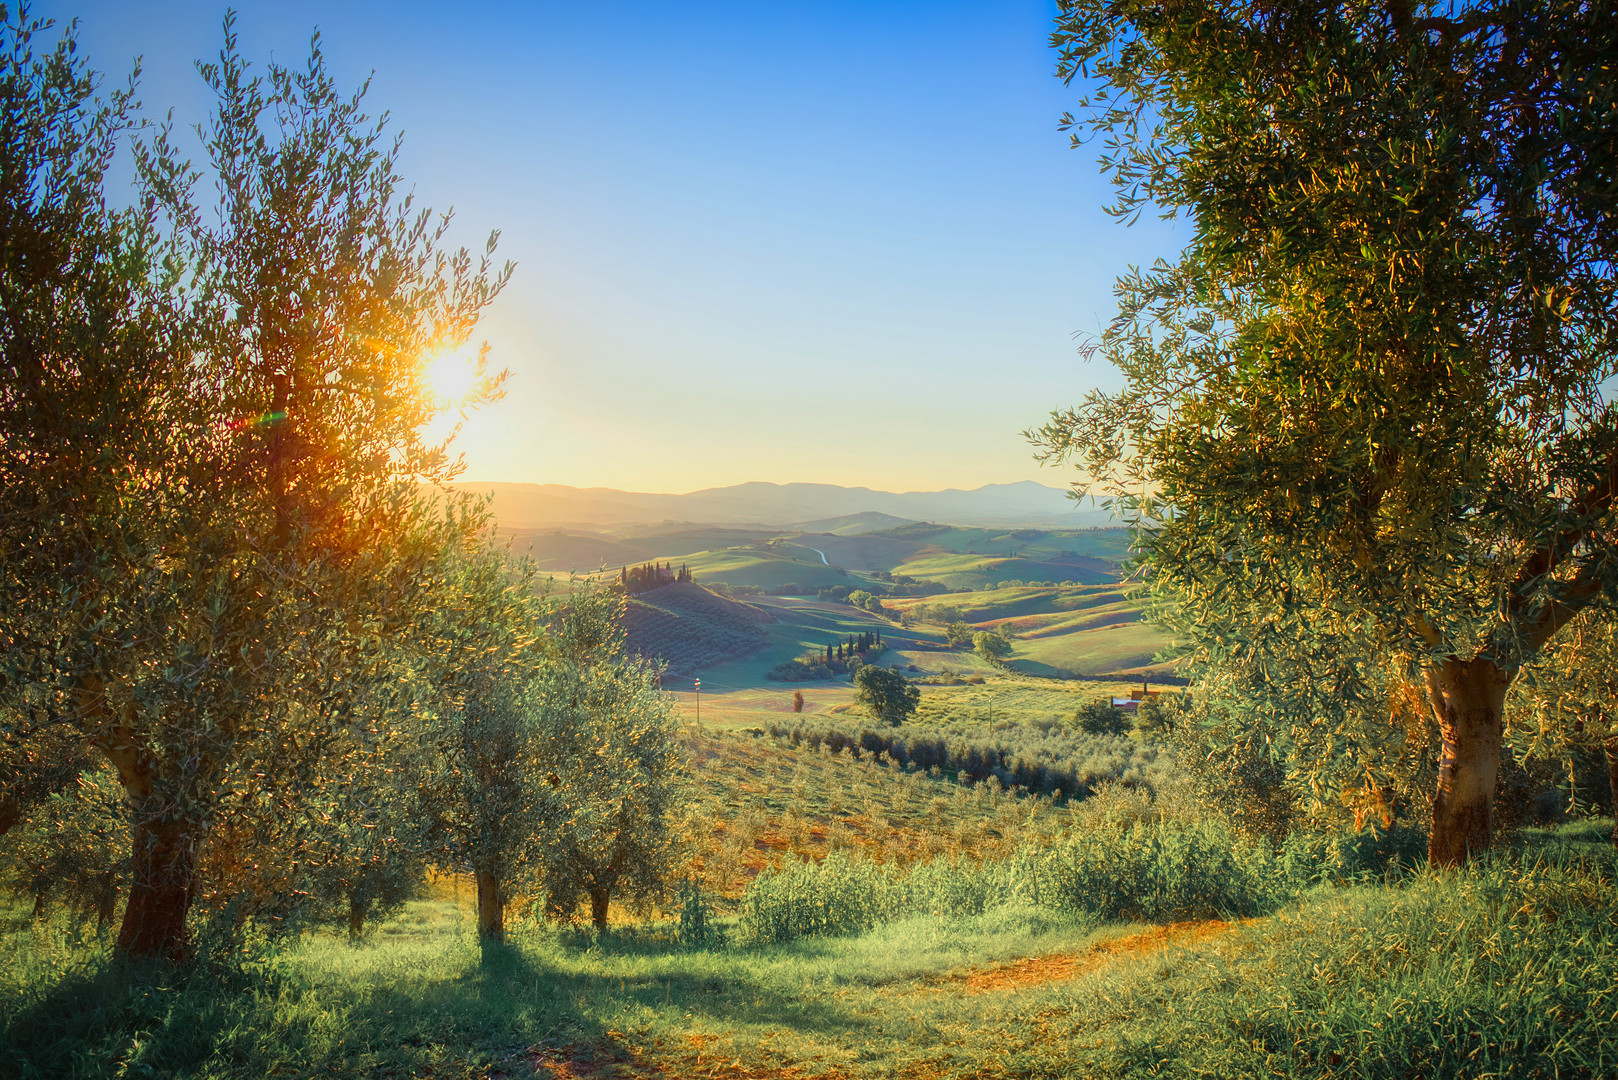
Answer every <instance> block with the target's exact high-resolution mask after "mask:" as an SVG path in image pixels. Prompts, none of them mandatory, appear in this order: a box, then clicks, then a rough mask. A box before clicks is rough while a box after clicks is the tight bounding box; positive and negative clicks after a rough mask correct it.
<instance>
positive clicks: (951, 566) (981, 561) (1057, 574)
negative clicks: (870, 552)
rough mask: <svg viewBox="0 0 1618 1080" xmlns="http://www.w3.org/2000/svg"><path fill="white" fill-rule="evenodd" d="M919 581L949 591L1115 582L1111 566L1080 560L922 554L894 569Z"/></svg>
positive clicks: (1080, 558)
mask: <svg viewBox="0 0 1618 1080" xmlns="http://www.w3.org/2000/svg"><path fill="white" fill-rule="evenodd" d="M896 569H897V571H898V572H899V573H901V574H906V575H908V576H910V577H913V578H919V579H921V580H922V581H936V582H939V583H940V584H942V585H946V586H948V587H949V588H951V589H981V588H984V587H986V586H993V585H998V584H999V583H1000V582H1003V581H1059V582H1062V581H1066V582H1074V583H1077V584H1081V585H1097V584H1101V583H1103V582H1110V581H1115V580H1117V577H1118V574H1117V568H1116V567H1115V566H1113V565H1111V564H1107V563H1102V562H1099V561H1098V560H1094V559H1086V558H1082V557H1067V558H1062V559H1060V560H1036V559H1025V558H1017V557H1002V556H995V555H982V554H969V555H958V554H954V553H952V552H945V553H940V554H922V555H917V556H916V557H915V558H911V559H907V560H905V561H904V562H902V563H900V564H899V566H898V567H897V568H896Z"/></svg>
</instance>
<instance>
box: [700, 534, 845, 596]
mask: <svg viewBox="0 0 1618 1080" xmlns="http://www.w3.org/2000/svg"><path fill="white" fill-rule="evenodd" d="M681 561H682V562H684V563H685V564H686V565H687V566H689V567H690V568H691V573H692V574H693V575H694V576H695V577H696V578H697V580H698V581H715V582H724V583H725V584H726V585H757V586H758V587H760V588H763V589H773V588H777V587H778V586H781V585H790V584H793V583H796V584H798V585H802V586H804V587H806V588H811V589H820V588H830V587H831V586H833V585H847V586H849V587H850V588H855V589H857V588H860V587H861V586H862V585H863V584H866V583H867V579H865V578H861V577H859V576H858V575H852V574H849V573H848V572H847V571H845V570H842V569H840V568H838V567H835V566H828V565H826V564H825V563H823V562H821V560H820V556H819V555H816V554H815V553H814V552H813V551H811V550H809V548H808V547H805V546H803V545H800V544H795V543H790V542H788V541H784V540H773V541H767V542H759V543H754V544H748V545H745V546H743V547H732V548H724V549H722V550H717V551H697V552H692V553H690V554H688V555H684V556H682V557H681Z"/></svg>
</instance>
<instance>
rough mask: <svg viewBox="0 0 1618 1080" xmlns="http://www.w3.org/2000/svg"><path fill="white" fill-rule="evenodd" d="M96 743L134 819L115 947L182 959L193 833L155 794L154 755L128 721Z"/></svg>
mask: <svg viewBox="0 0 1618 1080" xmlns="http://www.w3.org/2000/svg"><path fill="white" fill-rule="evenodd" d="M97 745H99V746H100V747H101V750H102V752H103V753H105V754H106V755H107V759H108V760H109V761H111V762H112V764H113V767H114V768H116V769H117V770H118V780H119V782H120V783H121V784H122V785H123V788H124V794H125V796H127V797H128V799H129V806H130V811H131V817H132V818H133V821H134V825H133V827H132V828H131V829H130V833H131V834H132V836H133V839H134V844H133V850H132V851H131V857H130V863H129V899H128V900H127V901H126V902H125V904H124V921H123V924H122V926H121V927H120V928H119V930H118V942H117V945H116V949H117V951H118V952H119V953H120V954H121V955H123V956H128V957H134V958H140V959H164V960H171V961H175V962H179V961H183V960H185V959H187V958H189V956H190V955H191V938H190V935H189V933H188V932H187V931H186V927H185V918H186V915H187V914H188V913H189V912H190V910H191V897H192V894H193V892H194V885H195V883H196V843H195V837H194V836H193V835H192V831H191V829H190V828H187V826H186V824H185V822H183V821H182V820H180V819H178V818H177V817H175V816H174V814H173V813H172V810H173V808H172V807H169V806H164V805H163V804H162V801H161V796H159V795H158V794H156V791H155V785H154V784H153V782H152V778H153V774H154V771H155V769H154V766H153V763H152V760H151V758H150V757H149V756H147V755H146V754H145V753H144V752H143V751H142V750H141V748H140V745H139V741H138V740H137V739H136V738H135V737H134V735H133V734H132V732H131V730H130V728H129V726H128V725H126V724H122V723H119V724H117V725H116V726H115V727H114V728H113V730H112V731H111V733H110V734H109V736H108V737H106V738H103V739H100V740H97Z"/></svg>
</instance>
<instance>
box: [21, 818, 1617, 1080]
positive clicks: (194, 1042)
mask: <svg viewBox="0 0 1618 1080" xmlns="http://www.w3.org/2000/svg"><path fill="white" fill-rule="evenodd" d="M1603 827H1604V823H1597V822H1586V823H1582V824H1580V825H1577V826H1573V827H1565V828H1563V829H1562V830H1561V831H1560V832H1540V833H1530V834H1528V835H1526V836H1525V837H1523V838H1522V839H1521V840H1520V841H1519V842H1518V844H1517V845H1516V846H1515V848H1513V849H1512V850H1509V851H1506V852H1503V853H1502V854H1500V855H1499V856H1497V857H1496V858H1494V859H1491V860H1483V861H1480V862H1479V863H1477V864H1475V865H1474V866H1472V867H1471V868H1469V869H1467V870H1464V871H1457V872H1449V873H1431V872H1427V871H1417V870H1411V869H1408V868H1403V867H1402V865H1401V864H1400V863H1399V862H1398V861H1397V859H1392V858H1388V857H1386V853H1383V855H1382V857H1381V860H1380V865H1378V861H1377V859H1376V858H1373V859H1372V860H1369V861H1368V862H1366V863H1364V864H1362V865H1360V866H1358V867H1354V866H1349V865H1347V864H1345V863H1344V862H1343V860H1341V859H1339V860H1337V861H1336V863H1334V864H1333V865H1334V866H1335V867H1336V869H1337V871H1338V873H1337V874H1336V876H1333V875H1332V874H1331V873H1330V872H1328V873H1327V874H1325V876H1324V880H1320V877H1321V875H1319V874H1300V873H1298V872H1297V870H1296V865H1294V867H1293V868H1292V870H1291V871H1290V872H1289V871H1288V870H1287V868H1284V867H1281V866H1280V864H1279V863H1278V862H1276V861H1275V860H1271V861H1270V863H1268V864H1266V867H1267V868H1260V869H1259V870H1258V871H1257V872H1253V873H1249V874H1248V875H1247V876H1246V877H1245V878H1244V879H1243V881H1244V885H1243V888H1244V889H1245V890H1246V892H1245V893H1244V894H1242V895H1236V894H1234V893H1232V892H1231V890H1230V889H1229V888H1227V889H1226V890H1225V891H1226V894H1227V895H1226V896H1225V903H1226V904H1227V905H1233V906H1237V907H1238V911H1232V912H1228V913H1225V914H1224V915H1221V914H1220V913H1217V912H1208V911H1205V910H1204V911H1200V912H1195V913H1192V912H1186V913H1184V916H1183V917H1171V916H1163V915H1160V916H1159V917H1157V918H1155V919H1152V920H1149V921H1147V920H1142V919H1140V918H1131V917H1129V916H1128V915H1119V914H1116V913H1114V914H1112V915H1111V916H1110V917H1109V916H1108V915H1105V914H1098V913H1097V912H1095V911H1093V910H1089V909H1088V908H1087V907H1086V905H1085V903H1083V902H1082V893H1081V894H1077V895H1079V896H1080V897H1081V901H1080V902H1077V903H1075V902H1072V901H1071V900H1067V901H1062V900H1057V899H1053V898H1051V897H1049V896H1047V897H1043V898H1034V897H1030V896H1028V895H1017V894H1016V893H1015V891H1014V890H1012V889H1006V888H1000V889H999V891H998V892H997V891H996V888H995V887H994V886H993V884H992V883H990V885H989V886H988V887H984V888H981V889H979V896H980V898H981V902H980V903H979V904H978V905H976V907H977V908H978V910H970V907H971V906H970V905H959V906H958V909H957V910H956V911H954V912H948V911H945V912H943V913H933V914H926V913H917V912H914V911H910V910H905V909H903V908H894V909H892V910H891V911H890V912H888V913H883V912H880V911H879V912H878V913H877V914H876V916H875V917H874V918H873V919H872V920H871V921H872V925H871V926H870V928H869V929H866V930H864V931H863V932H857V933H849V934H841V935H831V936H828V935H826V934H814V935H810V936H800V937H791V938H788V939H785V940H778V941H762V940H759V939H758V936H757V935H756V934H754V935H753V936H751V937H750V936H749V924H748V921H747V919H746V918H745V917H743V918H739V919H736V918H731V919H727V918H717V919H716V920H715V921H714V923H712V924H711V925H710V927H709V931H708V933H707V935H706V937H705V938H704V939H703V940H683V941H682V940H681V933H680V929H681V925H680V923H679V922H678V921H677V920H671V921H663V922H643V923H640V924H637V925H633V926H629V927H625V928H622V929H620V930H617V931H615V932H613V933H611V934H608V935H604V936H600V935H592V934H588V933H585V932H582V931H579V930H575V929H569V928H566V927H555V926H548V925H546V924H542V923H536V922H524V923H521V924H519V926H518V927H517V928H516V929H514V931H513V933H512V935H511V940H510V941H509V943H508V944H506V945H504V946H483V947H480V946H479V944H478V942H477V939H476V936H475V934H474V932H473V926H474V919H473V917H472V911H471V908H470V907H469V906H468V900H467V891H466V890H465V889H464V888H462V889H461V890H460V897H459V900H457V898H456V896H455V895H454V891H453V886H451V885H450V883H447V882H442V881H441V882H439V883H438V884H437V885H436V886H435V890H434V895H432V896H431V897H428V898H425V899H422V900H418V901H414V902H412V903H411V904H409V905H408V906H407V907H406V908H405V909H404V910H403V912H401V914H400V915H399V916H398V917H396V918H394V919H392V920H390V921H389V922H387V923H385V924H383V925H380V926H378V927H376V928H375V929H374V930H373V931H371V932H370V934H368V935H367V937H366V939H365V940H363V941H362V942H360V943H359V944H357V945H351V944H348V943H346V942H344V941H343V940H342V939H341V938H340V937H339V936H338V935H337V934H336V933H333V932H326V931H314V932H309V933H305V934H303V935H300V936H298V937H297V938H295V939H291V940H283V941H277V942H259V943H257V944H256V945H253V946H250V947H249V948H248V949H247V951H246V952H245V953H244V954H240V955H236V956H234V957H232V958H231V959H230V960H229V962H225V961H220V962H218V963H215V964H213V965H211V966H210V965H207V964H204V965H199V966H197V967H195V968H194V969H192V970H190V971H188V972H185V973H175V972H169V973H162V972H156V971H154V972H152V973H150V977H149V978H146V979H133V980H131V979H129V978H128V973H127V972H120V971H117V970H116V969H115V968H114V966H113V965H112V963H111V961H110V960H109V957H108V950H107V943H106V942H105V941H104V940H97V939H95V938H93V937H90V936H87V935H85V934H83V933H82V931H79V930H76V929H75V928H74V927H73V926H72V925H70V924H69V923H68V922H67V921H66V920H65V919H64V918H61V917H58V918H55V919H52V920H49V921H47V922H43V923H41V922H37V921H33V922H31V921H29V920H27V919H26V918H25V916H24V914H23V913H22V912H19V911H15V910H14V911H12V912H10V913H9V914H8V915H7V916H6V922H5V936H6V940H7V942H8V946H9V947H8V955H9V956H10V960H9V962H8V964H7V965H6V967H5V969H4V972H3V974H0V994H3V995H4V1000H5V1002H6V1009H5V1011H4V1017H5V1020H4V1028H3V1029H0V1052H3V1053H4V1054H5V1057H4V1060H5V1062H6V1064H7V1073H8V1075H13V1076H18V1077H26V1078H33V1077H46V1076H49V1077H85V1078H89V1077H106V1076H150V1077H179V1076H186V1077H207V1078H215V1077H217V1078H225V1077H230V1078H235V1077H246V1076H269V1075H277V1076H333V1077H360V1076H370V1077H375V1076H407V1075H409V1076H435V1077H468V1078H470V1077H477V1078H480V1080H492V1078H495V1077H552V1078H574V1077H584V1076H595V1077H622V1078H628V1077H647V1078H650V1077H675V1076H690V1077H712V1078H721V1077H750V1078H763V1077H796V1078H802V1077H814V1076H819V1077H837V1078H843V1077H847V1078H854V1077H861V1078H864V1077H872V1078H874V1077H887V1076H897V1077H914V1078H923V1077H1029V1078H1033V1077H1055V1076H1061V1077H1070V1076H1074V1077H1077V1076H1105V1077H1159V1076H1174V1077H1191V1076H1221V1077H1231V1078H1235V1077H1261V1076H1262V1077H1269V1076H1281V1077H1321V1078H1324V1077H1332V1078H1340V1077H1352V1078H1368V1080H1369V1078H1378V1080H1381V1078H1394V1077H1399V1078H1403V1077H1413V1076H1456V1077H1459V1076H1467V1077H1482V1076H1521V1077H1533V1076H1545V1077H1550V1076H1558V1077H1575V1078H1592V1080H1593V1078H1597V1077H1605V1076H1611V1075H1613V1073H1614V1071H1615V1070H1618V1044H1614V1042H1613V1040H1612V1039H1611V1038H1610V1028H1611V1024H1612V1022H1613V1020H1614V1017H1615V1012H1618V935H1615V934H1614V928H1615V926H1618V892H1615V890H1614V889H1613V885H1614V868H1615V860H1614V857H1613V854H1612V851H1611V849H1610V847H1609V846H1606V845H1605V844H1604V840H1605V837H1604V836H1602V835H1600V834H1599V832H1598V830H1600V829H1601V828H1603ZM1114 835H1115V836H1123V837H1128V836H1129V835H1131V834H1129V833H1114ZM1113 847H1114V848H1118V847H1119V845H1118V844H1117V843H1114V844H1113ZM1147 851H1148V849H1147V848H1146V847H1143V846H1142V845H1139V844H1137V845H1135V848H1134V850H1133V854H1132V855H1130V854H1129V853H1128V852H1126V853H1125V854H1126V858H1124V859H1121V860H1118V861H1117V862H1116V864H1115V865H1116V866H1117V868H1119V869H1124V868H1127V867H1128V866H1129V865H1135V866H1137V867H1148V864H1150V860H1151V856H1150V855H1149V854H1146V852H1147ZM1130 857H1132V858H1133V860H1134V861H1133V864H1131V863H1130V861H1129V858H1130ZM991 865H993V864H991ZM1311 865H1315V864H1311ZM835 869H836V868H835V867H834V870H835ZM1329 869H1330V868H1328V870H1329ZM900 873H901V871H898V870H887V869H884V868H882V867H876V868H874V870H873V868H871V867H869V866H865V867H862V866H861V865H859V864H848V865H847V866H845V867H844V869H843V870H842V871H840V874H841V879H842V880H841V881H840V882H834V883H833V884H835V885H838V886H839V887H840V888H841V889H842V892H841V893H840V894H839V895H840V896H841V897H842V898H843V900H844V902H853V901H857V900H861V899H863V900H865V901H867V902H868V904H872V903H877V904H879V902H880V900H881V897H882V896H884V895H890V894H894V893H896V892H898V891H901V890H900V889H899V888H898V886H899V885H902V884H903V881H902V879H900V878H898V877H896V875H898V874H900ZM974 874H976V876H977V877H978V878H982V877H984V876H985V875H983V874H982V873H981V872H978V871H974V870H972V869H970V868H963V871H962V873H961V875H960V876H961V877H965V878H973V876H974ZM828 876H829V875H828ZM912 876H913V875H912ZM766 886H768V882H766ZM934 890H935V891H936V890H937V884H936V883H934ZM913 891H914V890H912V892H913ZM961 892H962V890H961V889H960V888H958V887H957V888H956V889H954V894H955V895H959V894H960V893H961Z"/></svg>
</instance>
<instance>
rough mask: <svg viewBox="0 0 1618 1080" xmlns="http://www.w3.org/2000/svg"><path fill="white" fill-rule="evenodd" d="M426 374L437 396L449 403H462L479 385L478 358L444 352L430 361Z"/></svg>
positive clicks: (453, 404) (428, 382)
mask: <svg viewBox="0 0 1618 1080" xmlns="http://www.w3.org/2000/svg"><path fill="white" fill-rule="evenodd" d="M426 374H427V385H428V386H429V387H430V388H431V389H432V392H433V394H434V395H435V396H437V397H438V398H439V399H440V400H441V401H443V402H445V403H446V404H448V405H451V406H455V405H460V404H461V403H463V402H464V401H465V400H466V398H467V397H468V396H469V395H470V394H471V393H472V391H473V390H474V389H476V387H477V384H478V363H477V358H476V357H471V356H465V355H462V354H460V353H453V352H447V353H442V354H440V355H439V356H437V357H435V358H434V359H433V360H432V361H431V362H430V363H428V365H427V373H426Z"/></svg>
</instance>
